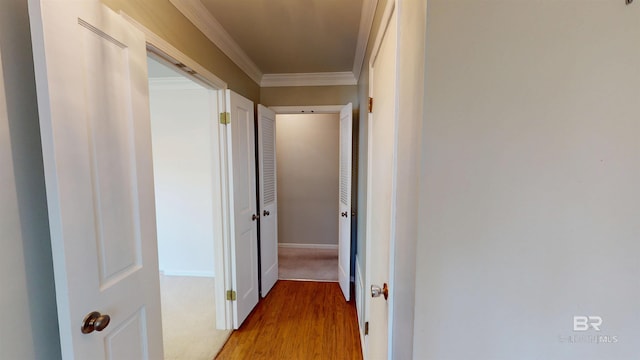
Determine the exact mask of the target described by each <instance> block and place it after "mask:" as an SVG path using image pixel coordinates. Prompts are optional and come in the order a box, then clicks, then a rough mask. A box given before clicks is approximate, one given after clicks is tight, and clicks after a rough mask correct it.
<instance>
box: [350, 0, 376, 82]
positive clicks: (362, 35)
mask: <svg viewBox="0 0 640 360" xmlns="http://www.w3.org/2000/svg"><path fill="white" fill-rule="evenodd" d="M377 7H378V0H362V10H361V12H360V27H359V28H358V42H357V44H356V55H355V57H354V59H353V75H354V77H355V78H356V82H357V81H358V79H360V71H361V70H362V64H363V62H364V56H365V54H366V53H367V44H368V43H369V35H370V34H371V27H372V26H373V18H374V16H375V14H376V8H377Z"/></svg>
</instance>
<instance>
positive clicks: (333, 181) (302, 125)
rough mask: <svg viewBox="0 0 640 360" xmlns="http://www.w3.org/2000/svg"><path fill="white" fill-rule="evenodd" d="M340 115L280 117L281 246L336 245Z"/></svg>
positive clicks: (279, 209)
mask: <svg viewBox="0 0 640 360" xmlns="http://www.w3.org/2000/svg"><path fill="white" fill-rule="evenodd" d="M339 140H340V116H339V114H313V115H312V114H307V115H298V114H293V115H277V117H276V146H277V148H276V161H277V170H278V241H279V242H280V243H298V244H331V245H337V244H338V178H339V174H338V171H339V166H338V161H339V159H338V155H339V154H338V153H339V146H340V145H339Z"/></svg>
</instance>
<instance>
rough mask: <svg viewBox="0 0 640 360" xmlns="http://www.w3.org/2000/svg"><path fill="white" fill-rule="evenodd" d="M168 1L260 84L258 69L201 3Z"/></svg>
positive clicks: (260, 76)
mask: <svg viewBox="0 0 640 360" xmlns="http://www.w3.org/2000/svg"><path fill="white" fill-rule="evenodd" d="M169 1H170V2H171V3H172V4H173V6H175V7H176V8H177V9H178V11H180V12H181V13H182V14H183V15H184V16H185V17H186V18H187V19H189V21H191V22H192V23H193V25H195V26H196V27H197V28H198V29H199V30H200V31H202V33H203V34H204V35H205V36H206V37H207V38H208V39H209V40H211V42H213V43H214V44H215V45H216V46H217V47H218V48H220V50H221V51H222V52H223V53H224V54H225V55H227V56H228V57H229V58H230V59H231V61H233V62H234V63H235V64H236V65H238V67H239V68H240V69H242V71H244V72H245V73H246V74H247V75H248V76H249V77H250V78H251V79H252V80H253V81H255V82H256V84H260V81H261V80H262V71H260V68H259V67H258V66H257V65H256V64H255V63H254V62H253V60H251V58H250V57H249V56H248V55H247V54H246V53H245V52H244V50H242V48H241V47H240V45H238V43H236V42H235V40H233V38H232V37H231V35H229V33H228V32H227V31H226V30H225V29H224V27H223V26H222V25H221V24H220V22H218V20H216V18H215V17H214V16H213V14H211V12H209V10H207V8H206V7H205V6H204V5H202V2H200V1H192V0H169Z"/></svg>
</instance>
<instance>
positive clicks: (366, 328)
mask: <svg viewBox="0 0 640 360" xmlns="http://www.w3.org/2000/svg"><path fill="white" fill-rule="evenodd" d="M364 334H365V335H369V322H368V321H367V322H365V323H364Z"/></svg>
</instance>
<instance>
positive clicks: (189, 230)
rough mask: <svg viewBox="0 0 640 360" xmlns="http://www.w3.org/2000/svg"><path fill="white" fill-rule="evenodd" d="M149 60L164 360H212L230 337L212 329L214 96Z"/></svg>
mask: <svg viewBox="0 0 640 360" xmlns="http://www.w3.org/2000/svg"><path fill="white" fill-rule="evenodd" d="M147 63H148V73H149V102H150V114H151V134H152V153H153V173H154V189H155V203H156V228H157V239H158V264H159V270H160V271H159V277H160V295H161V313H162V330H163V343H164V354H165V359H211V358H213V357H214V356H215V354H216V353H217V352H218V351H219V350H220V349H221V348H222V346H223V345H224V342H225V341H226V339H227V338H228V336H229V334H230V331H229V330H217V329H216V323H217V321H216V318H217V314H216V310H217V308H218V307H217V306H216V299H217V298H218V297H216V286H215V285H216V284H215V283H216V281H217V280H216V276H215V275H216V272H215V270H216V266H215V261H216V256H215V246H214V239H215V232H214V229H215V226H216V225H215V221H214V219H215V216H216V214H215V210H214V209H215V207H216V206H219V204H215V203H214V202H215V199H216V196H215V190H214V184H215V183H216V180H215V177H219V176H220V172H219V170H218V169H216V168H215V163H216V161H214V159H213V158H212V157H213V153H214V152H213V151H212V149H215V148H217V147H218V141H217V138H216V137H215V136H213V132H212V127H213V126H217V122H213V119H215V116H214V115H216V114H217V113H218V109H217V102H216V101H215V100H216V97H215V96H213V97H212V92H215V91H214V90H212V89H209V88H206V87H204V86H203V85H201V84H199V83H196V82H195V81H193V80H191V79H189V78H188V77H187V76H185V75H184V74H183V73H181V72H180V71H178V70H177V68H175V67H173V66H172V65H170V64H167V63H165V62H164V61H163V60H162V59H159V58H157V57H155V60H154V58H152V57H149V58H148V61H147ZM221 281H223V280H221Z"/></svg>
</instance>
